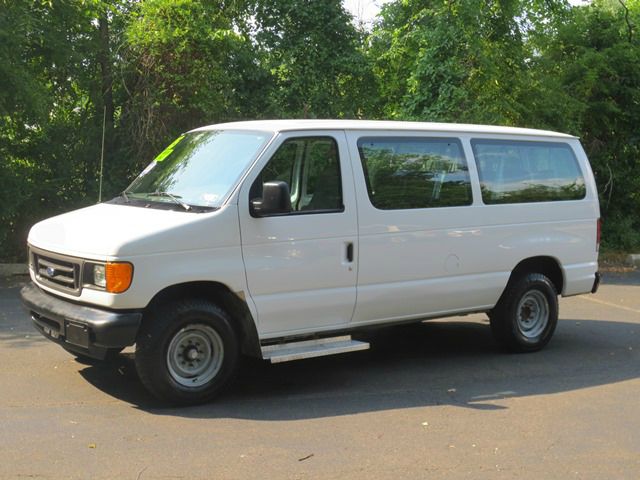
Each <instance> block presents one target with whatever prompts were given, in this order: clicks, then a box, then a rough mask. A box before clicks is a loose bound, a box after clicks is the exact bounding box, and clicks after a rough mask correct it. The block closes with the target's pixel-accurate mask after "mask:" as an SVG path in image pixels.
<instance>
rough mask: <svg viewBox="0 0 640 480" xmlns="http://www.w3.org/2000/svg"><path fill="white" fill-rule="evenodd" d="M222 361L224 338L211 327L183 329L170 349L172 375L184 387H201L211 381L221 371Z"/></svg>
mask: <svg viewBox="0 0 640 480" xmlns="http://www.w3.org/2000/svg"><path fill="white" fill-rule="evenodd" d="M223 359H224V346H223V344H222V339H221V338H220V335H218V332H216V331H215V330H214V329H213V328H211V327H210V326H208V325H202V324H194V325H189V326H187V327H185V328H183V329H182V330H180V331H179V332H178V333H176V334H175V335H174V337H173V338H172V339H171V343H169V348H168V349H167V367H168V368H169V374H170V375H171V378H173V379H174V380H175V381H176V382H178V383H179V384H180V385H183V386H185V387H192V388H193V387H200V386H202V385H204V384H206V383H208V382H209V381H211V379H213V378H214V377H215V376H216V375H217V374H218V372H219V371H220V367H221V366H222V360H223Z"/></svg>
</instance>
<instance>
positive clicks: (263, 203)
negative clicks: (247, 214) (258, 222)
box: [250, 181, 291, 217]
mask: <svg viewBox="0 0 640 480" xmlns="http://www.w3.org/2000/svg"><path fill="white" fill-rule="evenodd" d="M250 204H251V215H252V216H254V217H264V216H267V215H278V214H283V213H289V212H291V193H290V192H289V185H287V182H281V181H278V182H267V183H264V184H263V185H262V198H253V199H251V202H250Z"/></svg>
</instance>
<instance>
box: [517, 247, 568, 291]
mask: <svg viewBox="0 0 640 480" xmlns="http://www.w3.org/2000/svg"><path fill="white" fill-rule="evenodd" d="M527 273H541V274H543V275H544V276H546V277H547V278H548V279H549V280H551V283H553V286H554V287H555V289H556V292H557V293H558V294H562V291H563V289H564V272H563V270H562V267H561V266H560V262H559V261H558V259H556V258H554V257H550V256H546V255H540V256H535V257H529V258H525V259H523V260H521V261H520V262H519V263H518V264H517V265H516V266H515V267H514V268H513V270H511V275H510V276H509V281H508V283H507V285H509V284H511V283H512V282H513V281H514V280H516V279H517V278H519V277H521V276H522V275H526V274H527Z"/></svg>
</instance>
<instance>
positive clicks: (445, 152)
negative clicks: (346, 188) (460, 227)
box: [358, 137, 472, 210]
mask: <svg viewBox="0 0 640 480" xmlns="http://www.w3.org/2000/svg"><path fill="white" fill-rule="evenodd" d="M358 150H359V152H360V159H361V161H362V166H363V168H364V172H365V177H366V180H367V190H368V192H369V198H370V199H371V203H372V204H373V206H374V207H376V208H379V209H382V210H393V209H407V208H433V207H453V206H459V205H470V204H471V203H472V195H471V185H470V183H469V171H468V169H467V162H466V160H465V158H464V155H463V153H462V146H461V145H460V142H459V141H458V140H457V139H450V138H447V139H439V138H420V137H402V138H399V137H365V138H361V139H359V140H358Z"/></svg>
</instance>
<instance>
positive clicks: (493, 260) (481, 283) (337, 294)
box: [29, 120, 599, 339]
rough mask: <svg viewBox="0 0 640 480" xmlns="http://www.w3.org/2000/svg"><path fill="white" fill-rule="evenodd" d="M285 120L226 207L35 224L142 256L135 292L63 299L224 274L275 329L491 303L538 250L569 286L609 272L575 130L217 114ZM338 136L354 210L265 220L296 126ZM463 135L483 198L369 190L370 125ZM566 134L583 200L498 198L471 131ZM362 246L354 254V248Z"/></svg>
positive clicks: (51, 244)
mask: <svg viewBox="0 0 640 480" xmlns="http://www.w3.org/2000/svg"><path fill="white" fill-rule="evenodd" d="M203 128H204V129H209V128H233V129H240V130H242V129H246V130H254V131H255V130H260V131H267V132H271V133H272V134H273V135H274V136H273V138H272V140H271V142H270V144H269V145H268V146H267V147H266V149H265V150H264V152H263V153H262V155H260V156H259V157H258V158H257V159H256V160H255V162H254V164H253V165H252V166H250V167H249V168H248V169H247V171H246V173H245V174H244V176H243V178H240V179H239V180H238V182H237V184H236V185H235V186H234V187H233V188H232V190H231V191H230V194H229V196H228V198H227V199H226V202H225V204H224V205H223V206H222V208H220V209H219V210H217V211H214V212H209V213H192V212H182V211H167V210H157V209H153V208H140V207H133V206H126V205H106V204H101V205H96V206H93V207H89V208H85V209H81V210H77V211H75V212H70V213H68V214H64V215H60V216H58V217H54V218H51V219H48V220H45V221H43V222H40V223H38V224H37V225H35V226H34V227H33V228H32V230H31V232H30V234H29V243H30V244H31V245H33V246H34V247H37V248H39V249H42V250H46V251H50V252H55V253H58V254H63V255H68V256H72V257H79V258H83V259H87V260H97V261H109V260H119V261H128V262H131V263H132V264H133V265H134V276H133V282H132V285H131V287H130V288H129V289H128V290H127V291H126V292H124V293H121V294H109V293H105V292H103V291H99V290H94V289H90V288H83V289H82V291H81V294H80V296H79V297H78V296H72V295H70V294H66V293H64V292H60V291H58V290H54V289H51V288H49V287H46V286H45V285H42V284H40V283H38V281H37V279H36V278H35V275H34V273H33V272H32V279H33V280H34V281H35V282H36V283H38V284H39V286H40V287H41V288H43V289H44V290H47V291H49V292H51V293H53V294H55V295H57V296H59V297H63V298H68V299H69V300H73V301H76V302H77V301H79V302H83V303H86V304H89V305H97V306H102V307H108V308H113V309H121V308H122V309H142V308H144V307H145V306H146V305H147V304H148V303H149V301H150V300H151V299H152V298H153V297H154V296H155V295H156V294H157V293H158V292H160V291H161V290H162V289H164V288H167V287H169V286H172V285H176V284H180V283H185V282H192V281H212V282H219V283H222V284H224V285H226V286H227V287H229V289H230V290H231V291H233V292H236V293H237V294H238V295H239V296H240V298H243V299H246V301H247V304H248V307H249V309H250V311H251V313H252V315H253V318H254V321H255V322H256V325H257V330H258V333H259V336H260V338H261V339H269V338H277V337H284V336H289V335H305V334H313V333H316V332H322V331H327V330H334V329H347V328H349V327H351V326H354V327H356V326H362V325H369V324H378V323H381V322H393V321H400V320H406V319H420V318H427V317H435V316H444V315H454V314H458V313H465V312H469V311H483V310H489V309H491V308H492V307H493V306H494V305H495V303H496V302H497V300H498V298H499V296H500V295H501V293H502V291H503V289H504V287H505V285H506V283H507V281H508V279H509V275H510V274H511V271H512V270H513V268H514V267H515V266H516V265H517V264H518V263H519V262H520V261H522V260H524V259H526V258H530V257H534V256H547V257H552V258H554V259H555V260H557V262H558V263H559V265H560V266H561V269H562V273H563V277H564V278H563V284H564V288H563V292H562V294H563V295H574V294H579V293H587V292H589V291H590V290H591V288H592V286H593V284H594V278H595V272H596V271H597V251H596V222H597V219H598V217H599V206H598V198H597V192H596V190H595V182H594V179H593V174H592V173H591V169H590V167H589V164H588V160H587V158H586V155H585V153H584V151H583V149H582V147H581V146H580V143H579V141H578V140H577V139H575V138H574V137H571V136H569V135H564V134H559V133H555V132H543V131H537V130H529V129H516V128H503V127H485V126H478V125H452V124H420V123H410V122H359V121H323V120H317V121H261V122H240V123H233V124H224V125H216V126H211V127H203ZM311 135H323V136H327V135H330V136H332V137H334V138H335V140H336V141H337V143H338V147H339V154H340V161H341V167H340V172H341V175H342V193H343V202H344V207H345V208H344V211H343V212H336V213H315V214H297V215H288V216H281V217H268V218H254V217H252V216H251V215H250V213H249V189H250V187H251V184H252V182H253V180H254V179H255V178H256V176H257V175H258V173H259V172H260V170H261V169H262V167H263V166H264V165H265V164H266V163H267V161H268V160H269V158H270V156H271V155H272V154H273V153H274V152H275V151H276V149H277V148H278V146H279V145H281V143H282V142H283V141H284V140H285V139H286V138H289V137H291V136H311ZM385 135H390V136H405V137H406V136H412V135H416V136H437V137H443V136H444V137H452V138H456V139H459V140H460V141H461V143H462V147H463V149H464V153H465V157H466V160H467V164H468V167H469V174H470V180H471V186H472V192H473V203H472V205H469V206H463V207H446V208H429V209H426V208H425V209H414V210H378V209H376V208H375V207H374V206H373V205H372V204H371V201H370V200H369V197H368V194H367V189H366V184H365V178H364V172H363V168H362V164H361V161H360V157H359V152H358V148H357V139H358V138H359V137H362V136H385ZM481 138H488V139H510V140H526V141H547V142H549V141H554V142H563V143H566V144H568V145H570V146H571V148H572V149H573V151H574V154H575V156H576V157H577V159H578V162H579V165H580V169H581V170H582V173H583V175H584V178H585V182H586V197H585V198H584V199H583V200H576V201H561V202H539V203H521V204H504V205H485V204H483V202H482V198H481V194H480V186H479V179H478V173H477V170H476V165H475V162H474V157H473V152H472V149H471V144H470V140H471V139H481ZM349 243H352V244H353V246H354V253H355V255H354V258H353V260H352V261H349V260H348V259H347V255H346V248H347V245H348V244H349Z"/></svg>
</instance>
